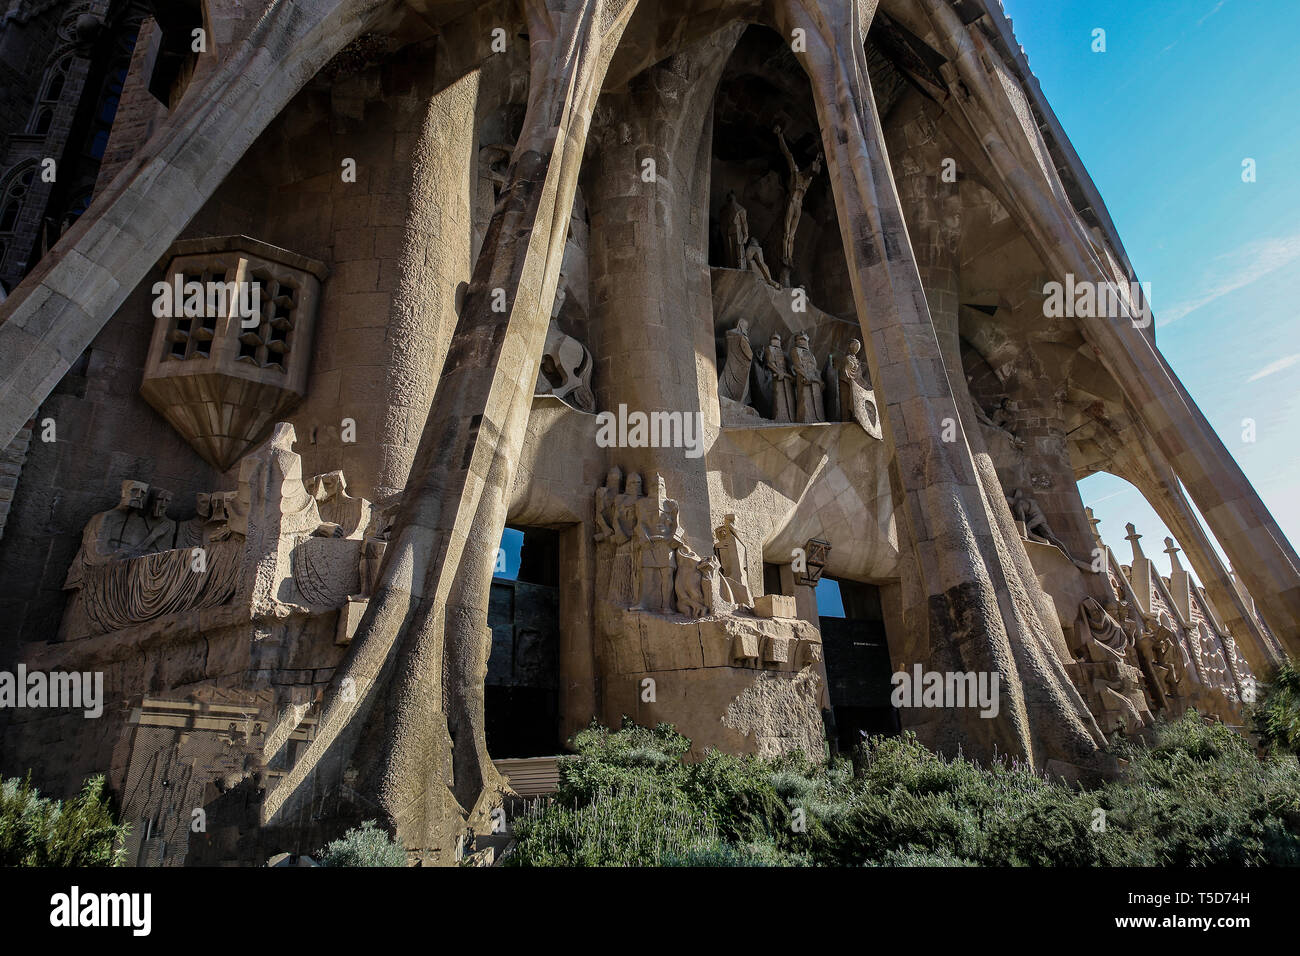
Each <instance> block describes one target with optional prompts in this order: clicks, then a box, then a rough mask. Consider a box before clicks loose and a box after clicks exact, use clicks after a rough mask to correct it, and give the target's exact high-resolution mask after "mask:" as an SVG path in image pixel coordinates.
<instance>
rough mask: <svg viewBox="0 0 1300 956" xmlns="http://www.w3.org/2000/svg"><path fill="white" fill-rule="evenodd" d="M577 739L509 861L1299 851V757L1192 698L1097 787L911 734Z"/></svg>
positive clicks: (975, 858) (1286, 855)
mask: <svg viewBox="0 0 1300 956" xmlns="http://www.w3.org/2000/svg"><path fill="white" fill-rule="evenodd" d="M574 743H575V746H576V747H577V749H578V754H577V755H576V756H574V757H570V758H566V759H565V761H564V762H563V764H562V769H561V786H560V792H559V794H558V796H557V798H556V800H555V801H554V802H551V803H549V804H545V803H541V802H538V803H535V804H533V805H532V806H531V807H530V808H529V810H528V812H527V813H526V814H525V815H524V817H522V818H517V819H516V824H515V833H516V837H517V841H518V844H517V850H516V853H515V855H514V856H513V857H512V861H513V863H514V864H515V865H519V866H530V865H556V866H559V865H591V866H601V865H669V866H807V865H837V866H861V865H869V866H973V865H984V866H990V865H997V866H1098V865H1111V866H1160V865H1252V864H1287V863H1300V763H1297V761H1296V760H1295V759H1294V758H1292V757H1283V756H1273V757H1269V758H1267V759H1263V760H1261V759H1259V758H1258V757H1256V756H1255V754H1254V752H1253V750H1252V748H1251V746H1250V744H1249V743H1248V742H1247V741H1246V740H1245V739H1244V738H1242V737H1240V736H1238V735H1237V734H1235V733H1233V732H1232V731H1230V730H1229V729H1228V728H1227V727H1225V726H1223V725H1221V724H1212V723H1208V722H1206V721H1204V720H1202V719H1201V718H1200V717H1198V716H1197V715H1196V714H1195V713H1189V714H1187V715H1185V716H1184V717H1183V718H1182V719H1180V720H1178V721H1175V722H1172V723H1167V722H1160V723H1159V724H1157V726H1156V727H1155V728H1154V730H1153V732H1152V734H1151V737H1150V740H1148V741H1147V742H1144V743H1127V744H1123V745H1121V746H1120V747H1119V748H1118V750H1117V752H1116V755H1117V756H1118V757H1121V758H1123V759H1124V760H1126V761H1127V762H1128V769H1127V771H1126V772H1125V774H1124V775H1123V777H1122V778H1121V779H1119V780H1116V781H1112V782H1110V783H1108V784H1106V785H1104V786H1102V787H1099V788H1096V789H1093V790H1084V789H1078V788H1074V787H1070V786H1066V785H1064V784H1062V783H1060V782H1057V781H1053V780H1049V779H1047V778H1045V777H1043V776H1041V775H1039V774H1036V773H1034V772H1032V771H1031V770H1029V769H1028V768H1027V767H1025V766H1024V765H1021V764H1017V763H1015V762H1009V761H1003V762H1000V763H996V764H994V765H992V766H988V767H981V766H978V765H976V764H974V763H972V762H970V761H968V760H964V759H962V758H960V757H958V758H956V759H948V758H945V757H942V756H940V755H938V754H935V753H933V752H932V751H930V750H927V749H926V748H925V747H924V746H922V745H921V744H920V742H919V741H917V740H916V738H915V737H914V736H912V735H910V734H904V735H902V736H899V737H889V738H873V739H871V740H868V741H867V742H865V744H864V745H863V746H862V747H861V748H859V750H858V751H857V752H856V753H855V754H854V759H853V762H852V763H850V762H849V761H847V760H840V761H837V762H834V763H832V764H830V765H822V764H813V763H811V762H810V761H808V760H807V759H806V758H805V757H803V756H802V755H799V754H795V755H792V756H787V757H782V758H779V759H775V760H764V759H759V758H757V757H753V756H748V757H738V756H733V755H728V754H720V753H717V752H714V751H709V752H707V753H706V754H705V755H704V757H703V759H701V760H700V761H698V762H696V763H691V764H683V763H682V762H681V759H680V758H681V756H682V755H684V754H685V753H686V752H687V750H688V749H689V746H690V744H689V741H687V740H686V739H685V738H683V737H682V736H680V735H679V734H677V733H676V732H675V731H674V730H673V729H672V728H671V727H668V726H663V725H661V726H659V727H656V728H654V729H653V730H651V729H647V728H641V727H634V726H631V725H625V726H624V728H623V729H621V730H619V731H617V732H610V731H607V730H604V729H603V728H599V727H594V726H593V727H592V728H590V729H589V730H587V731H584V732H583V733H581V734H579V735H578V736H577V737H576V738H575V740H574ZM1098 811H1104V816H1103V815H1102V814H1099V813H1098ZM1103 821H1104V825H1102V824H1103Z"/></svg>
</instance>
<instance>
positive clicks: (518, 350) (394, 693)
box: [263, 0, 636, 859]
mask: <svg viewBox="0 0 1300 956" xmlns="http://www.w3.org/2000/svg"><path fill="white" fill-rule="evenodd" d="M635 6H636V3H635V0H528V2H527V3H525V14H526V18H527V32H528V34H529V37H530V44H531V47H532V57H531V59H532V68H531V71H532V75H531V84H530V88H529V94H528V108H527V112H526V114H525V116H524V121H523V129H522V132H521V134H520V136H519V140H518V143H517V144H516V146H515V150H514V154H513V156H512V158H511V164H510V169H509V171H508V173H507V177H506V180H507V181H506V185H505V187H504V189H503V193H502V201H501V202H500V203H499V204H498V207H497V209H496V212H495V213H494V214H493V218H492V223H491V225H490V226H489V228H488V232H487V236H486V238H485V240H484V245H483V250H482V252H481V254H480V255H479V258H478V261H477V262H476V263H475V268H474V273H473V278H472V280H471V282H470V286H469V290H468V293H467V294H466V297H465V302H464V305H463V306H462V309H461V314H460V320H459V322H458V323H457V326H456V330H455V333H454V335H453V337H452V341H451V346H450V348H449V350H448V353H447V358H446V362H445V364H444V367H443V372H442V376H441V379H440V381H439V385H438V391H437V394H436V395H435V396H434V400H433V405H432V408H431V409H430V412H429V417H428V421H427V422H426V423H425V427H424V432H423V435H422V437H421V441H420V446H419V449H418V451H417V453H416V456H415V462H414V465H413V466H412V469H411V478H410V481H409V482H408V483H407V489H406V494H405V496H404V498H403V503H402V507H401V511H400V512H399V514H398V517H397V520H396V523H395V526H394V531H393V540H392V542H391V543H390V544H389V546H388V548H387V550H386V552H385V557H384V564H383V567H382V569H381V571H380V579H379V584H378V587H377V588H376V591H375V595H374V597H372V598H371V601H370V604H369V608H368V609H367V612H366V615H365V617H364V618H363V620H362V622H361V624H360V625H359V627H358V630H357V633H356V636H355V638H354V639H353V642H352V645H351V646H350V648H349V655H348V657H347V659H346V660H345V661H344V663H343V664H342V665H341V666H340V667H339V669H338V671H337V672H336V675H335V679H334V682H333V685H332V690H331V693H330V695H329V698H328V700H327V704H326V708H325V711H324V713H323V714H322V718H321V723H320V725H319V728H318V733H317V737H316V740H315V741H313V744H312V746H311V748H309V750H308V752H307V754H306V755H304V757H303V758H302V759H300V760H299V762H298V765H297V766H296V767H294V768H293V770H292V771H291V772H290V773H289V775H288V776H287V777H286V779H285V780H284V781H283V782H282V783H281V785H280V787H279V788H277V790H276V791H275V792H273V793H272V794H269V795H268V798H267V801H266V805H265V808H264V811H263V815H264V819H267V820H274V819H277V818H278V819H283V818H284V817H286V816H288V815H289V814H291V813H292V812H293V810H294V809H296V808H297V807H300V806H302V805H303V803H304V801H305V800H306V799H307V798H308V796H309V790H310V786H308V785H307V784H308V783H309V781H312V778H313V775H314V774H315V773H316V771H317V770H318V768H319V769H320V770H326V769H328V770H329V771H330V773H331V774H334V775H336V776H335V777H334V780H335V781H336V782H335V784H334V785H335V786H337V785H338V783H339V782H341V781H339V777H340V776H341V775H342V772H343V770H344V768H345V767H349V766H350V767H351V770H352V772H353V773H354V774H355V777H354V778H353V779H354V780H355V783H354V784H349V786H350V787H352V788H353V789H354V790H355V796H356V799H355V801H354V802H355V803H356V805H357V806H358V807H359V808H361V809H362V812H368V813H371V814H372V815H373V814H374V813H376V812H377V813H378V814H379V815H380V816H381V817H382V818H383V819H384V821H385V823H387V824H388V825H389V826H391V827H392V828H394V829H395V830H396V832H397V833H398V835H399V838H400V839H401V840H402V841H403V842H404V843H405V844H406V846H407V847H408V848H410V849H411V850H412V851H414V852H416V853H418V854H420V855H421V856H425V855H428V856H430V858H434V857H436V858H438V859H444V858H443V857H442V856H441V853H443V852H445V851H446V850H447V848H448V845H449V842H450V840H452V839H454V836H455V834H456V833H457V832H458V830H460V829H461V828H463V826H464V817H463V815H462V814H464V813H465V812H468V813H469V815H470V817H471V820H473V821H475V822H477V823H478V824H481V823H482V822H483V817H484V814H485V812H486V808H487V806H488V805H489V804H490V803H491V802H493V801H494V800H495V799H497V798H496V793H495V792H496V790H497V788H498V787H499V786H500V778H499V777H498V775H497V773H496V771H495V769H494V768H493V767H492V764H491V762H490V760H489V758H488V754H487V749H486V742H485V739H484V734H483V681H484V677H485V676H486V672H487V657H488V653H489V651H490V648H491V632H490V630H489V629H488V626H487V606H488V594H489V589H490V585H491V578H492V567H493V563H494V559H495V554H496V548H497V545H498V543H499V542H500V539H501V533H502V530H503V528H504V526H505V519H506V508H507V504H508V495H509V492H510V489H511V485H512V483H513V477H514V467H515V463H516V462H517V460H518V458H519V455H520V450H521V448H522V444H523V439H524V434H525V429H526V426H527V421H528V413H529V409H530V408H531V406H532V394H533V385H534V383H535V382H536V380H537V373H538V368H539V365H540V362H541V354H542V346H543V343H544V340H545V337H546V330H547V326H548V323H549V319H550V310H551V304H552V302H553V301H554V298H555V289H556V284H557V282H558V280H559V272H560V262H561V256H562V254H563V251H564V244H565V243H564V240H565V232H566V230H567V229H568V224H569V219H570V216H571V212H572V205H573V198H574V192H575V189H576V187H577V180H578V170H579V165H580V163H581V161H582V157H583V152H584V148H585V145H586V138H587V131H588V128H589V125H590V122H591V110H592V107H593V105H594V102H595V98H596V95H597V93H598V91H599V89H600V86H601V83H602V80H603V77H604V75H605V71H606V69H607V68H608V64H609V60H610V58H611V56H612V54H613V51H614V49H615V47H616V46H617V43H618V39H619V37H620V36H621V34H622V31H623V28H624V27H625V26H626V23H627V20H628V19H629V18H630V16H631V14H632V11H633V9H634V8H635ZM501 302H504V304H505V309H504V311H501V310H499V305H498V304H499V303H501ZM347 686H351V687H353V688H354V689H355V691H354V694H353V695H352V699H349V695H347V694H346V693H344V688H345V687H347ZM326 763H328V765H329V766H328V767H326Z"/></svg>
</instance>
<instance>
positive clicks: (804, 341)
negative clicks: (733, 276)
mask: <svg viewBox="0 0 1300 956" xmlns="http://www.w3.org/2000/svg"><path fill="white" fill-rule="evenodd" d="M861 349H862V343H861V342H859V341H858V340H857V339H853V340H852V341H851V342H849V347H848V351H847V352H845V353H844V354H843V355H842V356H840V357H839V360H838V363H837V361H836V358H835V356H834V355H831V356H829V357H828V358H827V360H826V363H825V365H821V364H820V363H818V361H817V357H816V356H815V355H814V354H813V352H812V348H811V347H810V346H809V342H808V333H807V332H800V333H798V334H797V335H796V336H795V337H794V343H793V345H792V347H791V349H790V351H789V353H788V354H787V353H786V352H785V351H784V350H783V349H782V345H781V336H780V335H778V334H775V333H774V334H773V335H772V337H771V339H770V340H769V341H768V344H767V345H766V346H764V348H763V350H762V353H761V354H760V356H759V357H758V359H757V360H756V359H755V356H754V346H753V344H752V343H751V342H750V340H749V322H748V321H747V320H746V319H741V320H740V321H739V322H737V323H736V327H735V328H733V329H731V330H729V331H728V332H727V355H726V358H725V360H724V362H723V366H722V371H721V372H720V374H719V375H718V395H719V396H720V397H721V398H725V399H728V400H730V401H733V402H736V403H738V404H740V405H746V404H750V398H751V391H754V390H756V391H758V392H759V395H758V396H756V397H757V398H759V399H760V400H761V403H762V404H763V405H764V406H765V407H766V409H767V412H768V416H767V417H768V418H769V419H770V420H771V421H774V422H825V421H856V422H857V423H858V424H859V425H861V426H862V427H863V428H864V429H865V430H866V431H867V433H868V434H870V435H872V436H874V437H876V438H880V437H882V432H881V430H880V415H879V412H878V410H877V408H876V396H875V391H874V390H873V389H872V388H871V385H870V384H869V383H868V381H867V379H866V376H865V374H864V370H863V368H862V359H861V358H859V357H858V353H859V351H860V350H861ZM755 370H757V374H756V375H755V374H754V372H755ZM751 376H752V377H753V378H755V379H757V383H756V384H754V385H751Z"/></svg>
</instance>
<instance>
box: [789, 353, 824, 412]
mask: <svg viewBox="0 0 1300 956" xmlns="http://www.w3.org/2000/svg"><path fill="white" fill-rule="evenodd" d="M790 368H791V370H792V371H793V372H794V378H795V413H796V418H797V419H798V421H801V422H824V421H826V410H825V409H824V408H823V407H822V389H823V388H825V387H826V386H825V383H824V382H823V381H822V377H821V373H820V372H819V371H818V369H817V359H816V358H815V357H814V356H813V354H812V349H810V348H809V347H808V333H807V332H800V333H799V334H798V335H796V336H795V337H794V348H793V349H792V350H791V352H790Z"/></svg>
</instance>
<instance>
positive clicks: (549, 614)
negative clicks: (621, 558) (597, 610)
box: [484, 528, 562, 760]
mask: <svg viewBox="0 0 1300 956" xmlns="http://www.w3.org/2000/svg"><path fill="white" fill-rule="evenodd" d="M502 549H503V554H502V555H501V557H502V558H503V559H504V560H499V561H498V562H497V567H498V568H499V569H503V570H500V571H499V572H498V574H497V575H496V576H495V577H494V578H493V581H492V594H491V597H490V599H489V602H488V625H489V626H490V627H491V628H492V655H491V657H489V658H488V672H487V681H486V686H485V699H484V706H485V710H486V713H485V724H486V727H485V729H486V735H487V746H488V753H490V754H491V755H492V757H493V759H494V760H500V759H503V758H506V757H547V756H551V755H553V754H557V753H560V752H561V750H562V742H561V741H560V739H559V737H560V700H559V692H560V681H559V644H560V611H559V589H558V587H557V586H556V585H557V584H558V583H559V556H560V546H559V536H558V534H557V533H556V532H554V531H549V530H546V529H532V528H507V529H506V534H505V535H504V536H503V538H502Z"/></svg>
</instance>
